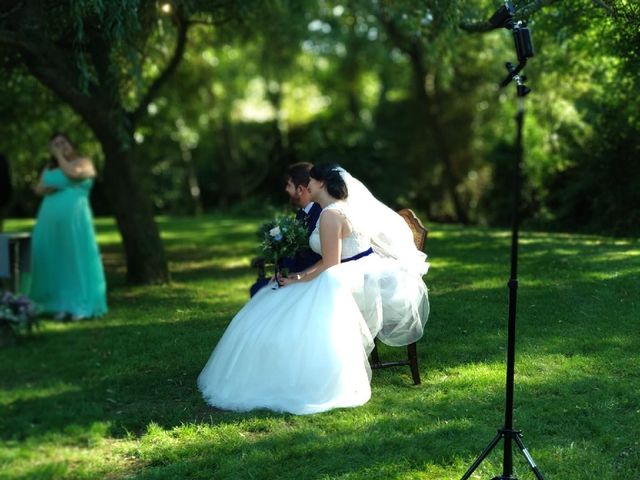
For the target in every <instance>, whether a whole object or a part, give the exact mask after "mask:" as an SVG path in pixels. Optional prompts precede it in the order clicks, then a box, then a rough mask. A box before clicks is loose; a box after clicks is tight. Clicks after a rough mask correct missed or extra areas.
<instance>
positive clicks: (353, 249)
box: [309, 202, 371, 259]
mask: <svg viewBox="0 0 640 480" xmlns="http://www.w3.org/2000/svg"><path fill="white" fill-rule="evenodd" d="M325 210H334V211H337V212H338V213H339V214H340V215H342V216H343V217H344V218H345V219H346V220H347V222H348V223H349V225H350V226H351V233H349V235H347V236H346V237H344V238H343V239H342V253H341V258H342V259H345V258H350V257H353V256H354V255H357V254H359V253H362V252H364V251H366V250H367V249H368V248H369V247H371V242H370V239H369V237H368V236H367V235H366V234H365V233H363V231H362V229H359V228H358V221H357V219H355V218H353V215H351V214H350V211H349V207H348V205H347V204H345V203H344V202H335V203H332V204H330V205H327V206H326V207H325V208H324V209H323V212H324V211H325ZM321 216H322V215H321ZM309 246H310V247H311V249H312V250H313V251H314V252H316V253H317V254H319V255H322V247H321V244H320V220H318V223H317V225H316V228H315V229H314V230H313V233H312V234H311V236H310V237H309Z"/></svg>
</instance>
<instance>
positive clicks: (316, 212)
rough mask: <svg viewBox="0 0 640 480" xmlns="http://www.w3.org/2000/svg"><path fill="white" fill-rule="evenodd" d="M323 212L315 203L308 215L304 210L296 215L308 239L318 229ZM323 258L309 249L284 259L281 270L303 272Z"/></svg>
mask: <svg viewBox="0 0 640 480" xmlns="http://www.w3.org/2000/svg"><path fill="white" fill-rule="evenodd" d="M321 212H322V207H321V206H320V205H318V204H317V203H314V204H313V206H312V207H311V209H310V210H309V213H306V212H305V211H304V209H303V208H301V209H300V210H298V212H297V213H296V218H297V219H298V220H300V221H302V222H303V223H304V226H305V227H306V228H307V237H310V236H311V234H312V233H313V230H314V229H315V228H316V224H317V223H318V219H319V218H320V213H321ZM321 258H322V257H321V256H320V255H318V254H317V253H316V252H314V251H313V250H311V248H307V249H305V250H303V251H301V252H298V254H297V255H296V256H295V257H293V258H283V259H282V261H281V262H280V267H281V268H288V269H289V271H290V272H292V273H295V272H301V271H303V270H304V269H305V268H309V267H310V266H311V265H315V263H316V262H317V261H318V260H320V259H321Z"/></svg>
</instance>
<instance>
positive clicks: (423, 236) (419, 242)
mask: <svg viewBox="0 0 640 480" xmlns="http://www.w3.org/2000/svg"><path fill="white" fill-rule="evenodd" d="M398 215H400V216H401V217H402V218H404V221H405V222H407V225H409V228H410V229H411V232H412V233H413V242H414V243H415V244H416V248H417V249H418V250H420V251H423V250H424V244H425V243H426V242H427V235H428V234H429V230H427V228H426V227H425V226H424V225H423V224H422V222H421V221H420V219H419V218H418V217H417V216H416V214H415V213H414V212H413V210H411V209H410V208H403V209H402V210H400V211H398Z"/></svg>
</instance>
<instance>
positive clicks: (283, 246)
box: [258, 215, 309, 276]
mask: <svg viewBox="0 0 640 480" xmlns="http://www.w3.org/2000/svg"><path fill="white" fill-rule="evenodd" d="M258 236H259V238H260V249H261V250H262V255H263V257H264V259H265V261H266V262H267V263H271V264H273V265H275V267H276V270H278V261H279V260H281V259H282V258H284V257H293V256H295V255H296V253H298V252H299V251H301V250H304V249H305V248H308V246H309V240H308V237H307V229H306V228H305V226H304V224H303V223H302V222H300V221H299V220H296V218H295V217H294V216H293V215H288V216H283V217H276V218H275V219H274V220H273V221H271V222H267V223H265V224H263V225H262V226H261V227H260V230H259V231H258ZM282 273H283V274H284V275H285V276H286V275H287V274H288V272H284V271H283V272H282Z"/></svg>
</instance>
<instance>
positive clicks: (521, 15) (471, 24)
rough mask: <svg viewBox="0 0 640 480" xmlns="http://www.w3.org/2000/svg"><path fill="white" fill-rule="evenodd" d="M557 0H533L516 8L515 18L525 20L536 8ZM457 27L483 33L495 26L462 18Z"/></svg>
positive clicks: (487, 22) (470, 31) (538, 8)
mask: <svg viewBox="0 0 640 480" xmlns="http://www.w3.org/2000/svg"><path fill="white" fill-rule="evenodd" d="M558 1H559V0H534V1H532V2H530V3H527V4H526V5H523V6H522V7H520V8H518V9H517V10H516V14H515V19H516V20H527V19H528V18H529V17H531V15H533V14H534V13H536V12H537V11H538V10H541V9H543V8H544V7H548V6H549V5H552V4H554V3H556V2H558ZM459 27H460V28H461V29H462V30H465V31H467V32H469V33H484V32H488V31H491V30H494V29H495V27H494V26H492V25H491V24H490V23H489V21H488V20H482V21H476V20H463V21H462V22H460V24H459Z"/></svg>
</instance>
